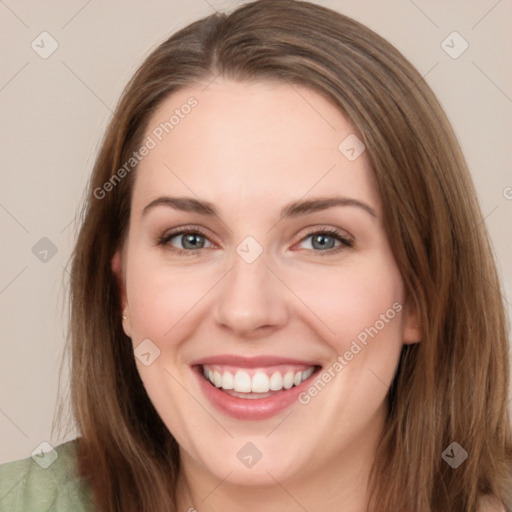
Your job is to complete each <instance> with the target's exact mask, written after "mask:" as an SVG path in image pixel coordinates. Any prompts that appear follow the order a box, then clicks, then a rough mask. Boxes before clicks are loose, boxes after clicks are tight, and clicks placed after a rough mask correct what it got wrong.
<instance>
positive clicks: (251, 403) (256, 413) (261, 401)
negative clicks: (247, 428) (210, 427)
mask: <svg viewBox="0 0 512 512" xmlns="http://www.w3.org/2000/svg"><path fill="white" fill-rule="evenodd" d="M202 371H203V370H202V368H201V367H198V366H196V367H195V368H194V372H195V374H196V375H197V378H198V379H199V385H200V387H201V390H202V391H203V393H204V394H205V395H206V397H207V398H208V400H210V402H211V403H212V404H213V405H214V406H215V407H216V408H217V409H218V410H219V411H221V412H223V413H225V414H227V415H229V416H231V417H233V418H236V419H239V420H265V419H267V418H271V417H272V416H275V415H276V414H279V413H280V412H281V411H284V410H285V409H286V408H287V407H290V406H291V405H292V404H293V403H294V402H296V401H297V400H298V396H299V395H300V393H301V392H302V391H304V390H305V389H306V388H307V386H309V382H310V380H311V379H312V378H315V377H316V374H317V371H315V372H313V374H312V375H311V376H310V377H309V378H308V379H306V380H305V381H304V382H301V383H300V384H299V385H298V386H294V387H293V388H290V389H286V390H283V391H280V392H279V393H276V394H275V395H272V396H269V397H267V398H256V399H249V398H238V397H236V396H231V395H228V394H227V393H225V392H224V391H221V390H220V389H218V388H216V387H215V386H214V385H213V384H211V383H210V381H207V380H206V379H205V378H204V377H203V374H202Z"/></svg>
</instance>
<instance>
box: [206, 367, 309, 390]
mask: <svg viewBox="0 0 512 512" xmlns="http://www.w3.org/2000/svg"><path fill="white" fill-rule="evenodd" d="M313 371H314V367H313V366H311V367H310V368H308V369H307V370H303V371H297V372H293V371H291V370H289V371H287V372H285V373H284V374H283V373H281V372H279V371H275V372H273V373H272V374H271V375H270V377H269V375H267V373H265V371H263V370H256V372H255V373H254V374H253V375H252V377H251V375H250V374H249V372H247V371H245V370H237V371H236V372H231V371H222V370H220V371H219V370H218V369H211V368H208V367H207V366H203V375H204V377H205V378H206V379H207V380H209V381H210V382H211V383H212V384H213V385H214V386H215V387H217V388H221V389H225V390H233V391H234V392H238V393H251V392H252V393H268V392H269V391H281V390H282V389H291V388H292V387H293V386H298V385H299V384H300V383H301V382H304V381H305V380H306V379H309V377H311V375H312V374H313ZM233 373H234V374H233Z"/></svg>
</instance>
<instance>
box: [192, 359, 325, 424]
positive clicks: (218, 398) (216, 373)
mask: <svg viewBox="0 0 512 512" xmlns="http://www.w3.org/2000/svg"><path fill="white" fill-rule="evenodd" d="M191 368H192V369H193V370H194V373H195V374H196V375H197V378H198V380H199V386H200V389H201V392H202V393H203V395H205V397H206V398H207V399H208V400H209V401H210V402H211V403H212V404H213V405H214V406H215V407H216V408H217V409H218V410H219V411H220V412H222V413H224V414H227V415H229V416H231V417H234V418H237V419H242V420H262V419H266V418H270V417H272V416H274V415H276V414H278V413H279V412H282V411H283V410H284V409H287V408H288V407H290V406H291V405H293V404H294V403H295V402H296V401H297V398H298V395H299V394H300V392H301V391H303V390H304V389H305V388H306V387H307V386H308V385H309V381H311V380H312V379H314V378H315V375H316V374H317V373H318V371H319V370H320V368H321V366H320V365H318V364H317V363H314V362H306V361H292V360H289V359H285V358H278V357H258V358H242V357H238V356H216V357H211V358H207V359H204V360H200V361H195V362H194V363H192V364H191Z"/></svg>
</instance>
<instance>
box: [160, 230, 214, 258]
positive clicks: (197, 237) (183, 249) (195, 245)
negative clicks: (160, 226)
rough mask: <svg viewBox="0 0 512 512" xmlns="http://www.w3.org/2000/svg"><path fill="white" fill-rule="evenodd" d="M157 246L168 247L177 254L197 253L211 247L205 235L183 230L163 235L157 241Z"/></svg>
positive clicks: (195, 231)
mask: <svg viewBox="0 0 512 512" xmlns="http://www.w3.org/2000/svg"><path fill="white" fill-rule="evenodd" d="M158 244H159V245H170V246H172V247H173V248H174V250H175V251H176V252H177V253H178V254H183V253H191V252H199V251H200V250H201V249H205V248H207V247H211V246H212V244H211V242H210V241H209V240H208V238H207V237H206V235H204V234H203V233H201V232H200V231H197V230H183V231H178V232H175V233H170V234H168V235H164V236H163V237H162V238H160V239H159V240H158ZM208 244H209V245H208Z"/></svg>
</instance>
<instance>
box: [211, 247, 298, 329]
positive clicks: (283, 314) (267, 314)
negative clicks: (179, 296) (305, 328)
mask: <svg viewBox="0 0 512 512" xmlns="http://www.w3.org/2000/svg"><path fill="white" fill-rule="evenodd" d="M213 316H214V319H215V322H216V324H217V325H218V326H219V327H221V328H222V329H224V330H226V331H230V332H231V333H232V334H233V335H234V336H236V337H237V338H245V339H254V338H258V337H261V336H268V335H269V334H270V333H272V332H273V331H275V330H278V329H280V328H282V327H283V326H284V325H285V324H286V323H287V321H288V319H289V297H287V290H286V287H285V286H284V285H283V283H282V282H281V281H280V280H279V279H277V278H276V276H275V275H274V273H273V272H272V271H271V270H269V268H268V267H267V261H266V259H265V258H264V256H263V255H262V256H260V257H259V258H258V259H257V260H256V261H253V262H252V263H247V262H246V261H244V260H243V259H242V258H241V257H239V256H238V255H236V256H235V258H234V262H233V267H232V268H231V271H230V272H229V273H228V274H227V275H226V276H225V278H224V279H223V280H222V281H221V283H219V287H218V290H217V296H216V300H215V305H214V307H213Z"/></svg>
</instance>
